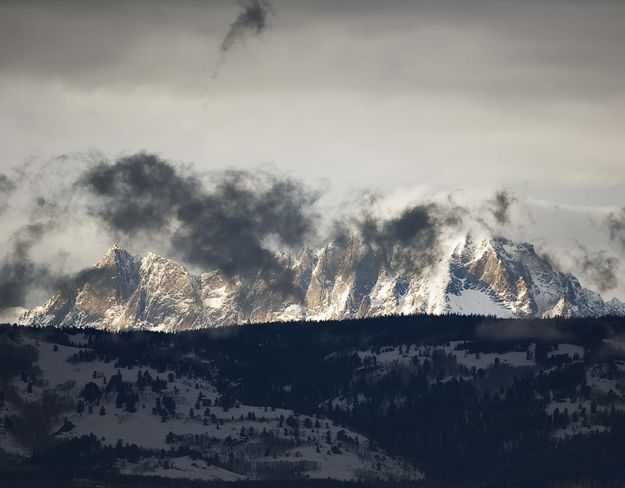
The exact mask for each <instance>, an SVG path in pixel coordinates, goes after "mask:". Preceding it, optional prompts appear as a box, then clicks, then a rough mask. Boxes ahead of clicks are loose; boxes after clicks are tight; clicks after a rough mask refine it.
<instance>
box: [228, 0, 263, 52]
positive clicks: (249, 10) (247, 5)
mask: <svg viewBox="0 0 625 488" xmlns="http://www.w3.org/2000/svg"><path fill="white" fill-rule="evenodd" d="M239 5H240V6H241V12H239V15H238V16H237V18H236V20H235V21H234V22H233V23H232V24H230V29H229V30H228V33H227V34H226V37H225V38H224V40H223V42H222V43H221V50H222V51H223V52H225V51H228V50H229V49H230V48H232V46H234V44H236V43H237V42H239V41H242V40H243V39H245V37H246V36H247V35H250V34H255V35H258V34H260V33H261V32H263V30H265V28H266V27H267V18H268V17H269V14H270V13H271V12H272V8H271V4H270V3H269V1H268V0H241V1H240V2H239Z"/></svg>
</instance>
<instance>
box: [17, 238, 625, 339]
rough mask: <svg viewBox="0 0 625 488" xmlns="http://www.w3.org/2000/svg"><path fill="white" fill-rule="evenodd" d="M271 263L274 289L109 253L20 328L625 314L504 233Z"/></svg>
mask: <svg viewBox="0 0 625 488" xmlns="http://www.w3.org/2000/svg"><path fill="white" fill-rule="evenodd" d="M278 259H279V262H280V263H281V265H282V267H283V270H282V272H281V276H280V277H279V279H278V280H276V281H275V282H272V281H271V280H267V279H266V278H265V277H264V275H263V274H262V273H259V274H257V275H255V276H230V275H228V274H226V273H224V272H222V271H220V270H212V271H208V272H205V273H202V274H193V273H191V272H189V271H188V270H187V269H186V268H185V267H184V266H183V265H182V264H180V263H179V262H177V261H175V260H173V259H168V258H165V257H162V256H159V255H157V254H154V253H148V254H147V255H145V256H143V257H137V256H133V255H131V254H130V253H129V252H127V251H126V250H124V249H122V248H120V247H118V246H113V247H112V248H110V249H109V250H108V252H107V253H106V254H105V255H104V257H103V258H102V259H101V260H100V261H99V262H98V263H97V264H95V265H94V266H93V267H92V268H90V269H88V270H85V271H83V272H81V273H80V274H79V275H78V276H77V277H76V278H75V279H74V280H73V281H72V282H71V283H70V284H69V285H66V286H64V287H63V288H61V289H59V290H57V291H56V292H55V293H54V294H53V296H52V297H51V298H50V299H49V300H48V301H47V302H45V303H44V304H43V305H42V306H40V307H36V308H34V309H33V310H30V311H28V312H26V313H24V314H23V315H22V317H21V322H23V323H27V324H29V325H36V326H72V327H86V326H89V327H96V328H100V329H107V330H126V329H148V330H159V331H166V332H176V331H181V330H189V329H200V328H209V327H221V326H227V325H236V324H245V323H264V322H285V321H295V320H341V319H348V318H362V317H373V316H381V315H390V314H419V313H426V314H452V313H455V314H464V315H468V314H481V315H491V316H497V317H503V318H515V317H516V318H532V317H545V318H547V317H556V316H562V317H586V316H593V317H596V316H602V315H625V304H623V303H622V302H621V301H619V300H617V299H616V298H614V299H612V300H610V301H604V300H603V298H602V297H601V296H600V295H599V294H598V293H596V292H594V291H591V290H588V289H586V288H584V287H582V286H581V284H580V283H579V281H578V280H577V279H576V278H575V277H574V276H573V275H571V274H568V273H562V272H560V271H558V270H557V269H555V268H554V266H552V264H551V263H550V262H549V260H548V259H546V258H544V257H542V256H540V255H539V254H538V253H537V252H536V250H535V248H534V246H533V245H531V244H528V243H516V242H512V241H510V240H508V239H505V238H501V237H488V238H483V239H474V238H473V237H472V236H471V235H465V236H463V237H462V238H461V239H459V240H458V241H457V242H455V243H453V244H452V245H450V246H449V250H448V251H447V252H439V253H437V255H436V258H435V259H433V260H431V261H430V262H420V261H418V260H415V259H414V254H413V253H409V252H407V251H406V249H404V248H402V247H400V246H394V247H391V248H387V249H385V250H383V251H381V250H379V249H378V250H376V249H375V248H374V247H373V246H371V245H368V244H367V243H366V242H363V241H362V239H359V238H357V237H355V236H349V237H348V238H345V239H340V240H334V241H331V242H329V243H328V244H327V245H325V246H324V247H322V248H320V249H317V250H311V249H309V248H307V247H306V248H303V249H301V250H300V252H299V253H298V254H297V255H295V256H289V255H286V254H280V255H279V256H278Z"/></svg>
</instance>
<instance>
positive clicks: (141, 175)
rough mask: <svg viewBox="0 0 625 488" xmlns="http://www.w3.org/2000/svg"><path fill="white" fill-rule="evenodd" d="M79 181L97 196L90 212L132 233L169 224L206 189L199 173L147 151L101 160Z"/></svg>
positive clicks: (126, 232) (127, 232) (110, 225)
mask: <svg viewBox="0 0 625 488" xmlns="http://www.w3.org/2000/svg"><path fill="white" fill-rule="evenodd" d="M77 184H78V186H79V187H83V188H85V189H86V190H87V191H88V192H89V193H91V194H92V195H93V196H94V197H96V198H95V204H94V205H92V206H91V207H90V209H89V212H90V213H91V214H92V215H95V216H97V217H98V218H100V219H102V220H103V221H104V222H105V223H106V224H107V225H108V226H109V228H110V229H112V230H113V231H114V232H116V233H121V234H124V235H129V236H130V235H136V234H137V233H140V232H155V231H158V230H160V229H163V228H164V227H167V226H168V225H169V223H170V221H171V218H172V216H173V215H174V214H175V212H176V211H177V210H178V209H179V208H180V207H181V206H184V205H188V204H189V203H190V202H191V201H192V200H194V199H196V198H197V195H199V194H200V193H201V192H202V187H201V184H200V182H199V181H198V180H197V179H196V178H195V177H193V176H185V175H183V174H181V173H180V171H178V170H176V169H175V168H174V167H173V166H172V165H171V164H170V163H168V162H166V161H163V160H162V159H160V158H159V157H157V156H155V155H152V154H144V153H139V154H135V155H132V156H128V157H123V158H121V159H119V160H118V161H117V162H116V163H115V164H109V163H108V162H100V163H99V164H97V165H96V166H95V167H93V168H91V169H89V170H88V171H87V172H86V173H85V174H84V175H82V176H81V177H80V178H79V180H78V182H77ZM163 230H165V229H163Z"/></svg>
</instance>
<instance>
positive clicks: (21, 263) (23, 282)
mask: <svg viewBox="0 0 625 488" xmlns="http://www.w3.org/2000/svg"><path fill="white" fill-rule="evenodd" d="M52 227H53V224H52V223H33V224H28V225H25V226H23V227H21V228H19V229H18V230H17V231H16V232H15V233H14V234H13V235H12V236H11V238H10V244H11V248H10V250H9V252H8V253H7V254H6V255H5V256H4V258H3V259H2V261H1V262H0V309H1V308H5V307H17V306H23V305H24V304H25V303H26V297H27V295H28V294H29V293H31V292H32V291H33V288H34V287H37V288H47V287H50V285H51V284H52V282H53V281H54V280H55V279H54V277H53V275H52V274H51V272H50V268H49V267H48V266H47V265H45V264H38V263H34V262H33V261H32V259H31V250H32V248H33V247H34V246H35V245H36V244H37V243H39V242H40V241H41V240H42V239H43V238H44V236H45V235H46V233H47V232H49V231H50V230H51V228H52Z"/></svg>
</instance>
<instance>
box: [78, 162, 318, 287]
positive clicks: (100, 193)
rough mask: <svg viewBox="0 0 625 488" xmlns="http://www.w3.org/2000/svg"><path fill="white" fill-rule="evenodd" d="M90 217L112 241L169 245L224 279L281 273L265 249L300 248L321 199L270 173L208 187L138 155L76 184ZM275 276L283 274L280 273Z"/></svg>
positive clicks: (230, 175)
mask: <svg viewBox="0 0 625 488" xmlns="http://www.w3.org/2000/svg"><path fill="white" fill-rule="evenodd" d="M78 185H79V187H81V188H83V189H84V190H86V191H87V193H88V194H89V196H90V197H91V198H93V200H94V203H93V204H92V206H91V208H90V210H89V211H90V213H91V215H93V216H95V217H97V218H98V219H101V221H102V222H103V223H105V224H106V226H107V227H108V228H109V229H111V230H112V231H113V232H114V233H121V234H124V235H126V236H129V237H133V236H136V235H139V234H147V235H151V236H154V237H160V238H165V239H168V240H169V242H170V245H171V247H172V250H173V252H175V253H176V254H178V255H179V256H181V257H182V258H183V260H184V261H185V262H186V263H190V264H194V265H198V266H201V267H202V268H203V269H215V268H217V269H220V270H222V271H223V272H225V273H227V274H229V275H235V274H238V273H244V274H245V273H250V272H258V271H259V270H260V271H262V270H268V269H269V270H271V272H270V274H271V276H272V277H274V275H275V274H276V272H277V270H279V268H281V266H280V265H279V263H278V261H277V260H276V258H275V252H274V250H272V249H271V248H270V243H271V242H270V241H272V240H273V241H275V243H276V244H278V245H283V246H288V247H292V246H296V245H301V244H303V243H304V242H305V240H306V238H307V237H308V236H309V235H310V234H311V232H312V231H313V230H314V228H315V221H316V214H315V213H314V211H313V210H312V207H313V205H314V203H315V202H316V200H317V198H318V194H317V193H316V192H314V191H311V190H309V189H307V188H306V187H304V186H303V185H302V184H301V183H299V182H297V181H295V180H292V179H289V178H281V177H278V176H275V175H271V174H269V173H263V172H258V173H256V174H252V173H250V172H246V171H227V172H223V173H220V174H214V175H212V176H211V177H210V178H209V181H208V182H207V184H203V183H202V181H200V179H199V177H197V176H194V175H188V174H184V172H183V171H182V170H180V169H178V168H176V167H174V166H173V165H172V164H171V163H169V162H167V161H164V160H162V159H161V158H159V157H158V156H155V155H151V154H145V153H139V154H135V155H132V156H129V157H124V158H121V159H119V160H118V161H117V162H115V163H114V164H109V163H100V164H98V165H97V166H95V167H94V168H91V169H89V170H88V171H87V172H86V173H85V174H84V175H83V176H82V177H81V178H80V179H79V182H78ZM278 274H280V273H278Z"/></svg>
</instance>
